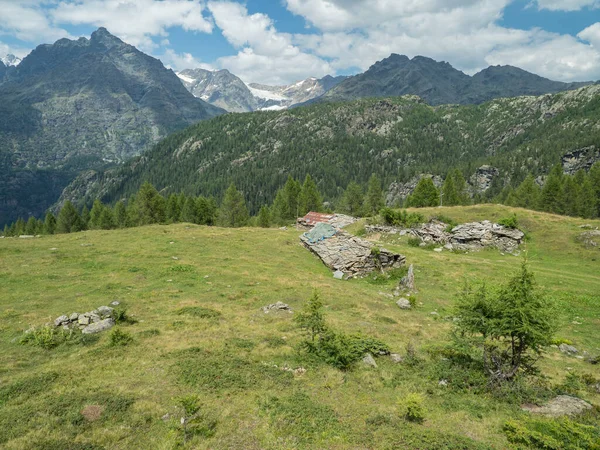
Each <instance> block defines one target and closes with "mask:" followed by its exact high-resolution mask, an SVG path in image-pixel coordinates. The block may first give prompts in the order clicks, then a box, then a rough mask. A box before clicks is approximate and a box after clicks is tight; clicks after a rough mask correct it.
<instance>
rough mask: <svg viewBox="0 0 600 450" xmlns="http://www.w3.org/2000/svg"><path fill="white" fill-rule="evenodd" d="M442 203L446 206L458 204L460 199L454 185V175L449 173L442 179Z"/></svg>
mask: <svg viewBox="0 0 600 450" xmlns="http://www.w3.org/2000/svg"><path fill="white" fill-rule="evenodd" d="M441 195H442V203H443V204H444V205H446V206H453V205H459V204H460V200H459V198H458V192H456V186H455V185H454V176H453V175H452V174H451V173H450V174H448V176H447V177H446V179H445V180H444V185H443V186H442V193H441Z"/></svg>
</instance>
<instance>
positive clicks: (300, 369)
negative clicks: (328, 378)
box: [294, 367, 306, 377]
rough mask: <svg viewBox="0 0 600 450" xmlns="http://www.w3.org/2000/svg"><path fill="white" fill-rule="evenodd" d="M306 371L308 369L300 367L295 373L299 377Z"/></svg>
mask: <svg viewBox="0 0 600 450" xmlns="http://www.w3.org/2000/svg"><path fill="white" fill-rule="evenodd" d="M305 373H306V369H305V368H304V367H298V368H297V369H294V375H295V376H297V377H300V376H302V375H304V374H305Z"/></svg>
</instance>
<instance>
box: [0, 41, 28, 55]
mask: <svg viewBox="0 0 600 450" xmlns="http://www.w3.org/2000/svg"><path fill="white" fill-rule="evenodd" d="M29 52H31V49H27V48H23V47H15V46H14V45H8V44H5V43H4V42H1V41H0V58H1V57H4V56H6V55H15V56H17V57H19V58H21V59H23V58H25V57H26V56H27V55H28V54H29Z"/></svg>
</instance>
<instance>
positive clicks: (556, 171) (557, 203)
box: [540, 164, 564, 214]
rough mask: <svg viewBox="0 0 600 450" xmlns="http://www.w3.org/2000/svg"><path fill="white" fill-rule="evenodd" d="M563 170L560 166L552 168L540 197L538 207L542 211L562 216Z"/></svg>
mask: <svg viewBox="0 0 600 450" xmlns="http://www.w3.org/2000/svg"><path fill="white" fill-rule="evenodd" d="M563 178H564V175H563V170H562V166H561V165H560V164H557V165H556V166H554V167H553V168H552V170H551V171H550V174H549V175H548V178H547V179H546V183H545V184H544V188H543V189H542V197H541V200H540V207H541V209H542V210H543V211H547V212H551V213H555V214H562V210H563Z"/></svg>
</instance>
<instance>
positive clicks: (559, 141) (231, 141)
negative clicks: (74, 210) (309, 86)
mask: <svg viewBox="0 0 600 450" xmlns="http://www.w3.org/2000/svg"><path fill="white" fill-rule="evenodd" d="M599 143H600V86H588V87H585V88H581V89H579V90H576V91H569V92H564V93H560V94H555V95H545V96H541V97H519V98H514V99H498V100H494V101H492V102H489V103H486V104H483V105H479V106H440V107H431V106H428V105H427V104H425V103H424V102H422V101H421V100H420V99H419V98H417V97H401V98H390V99H363V100H358V101H354V102H352V103H345V104H318V105H312V106H310V107H306V108H297V109H294V110H291V111H285V112H257V113H251V114H228V115H225V116H221V117H218V118H215V119H212V120H210V121H206V122H201V123H199V124H197V125H194V126H192V127H190V128H187V129H186V130H183V131H181V132H178V133H175V134H173V135H171V136H169V137H168V138H166V139H165V140H163V141H161V142H160V143H159V144H158V145H156V146H155V147H154V149H152V150H151V151H149V152H148V153H146V154H144V155H143V156H141V157H138V158H135V159H133V160H132V161H130V162H129V163H127V164H126V165H125V166H123V167H121V168H119V169H117V170H112V171H108V172H105V173H88V174H86V176H85V177H82V178H80V179H78V180H76V181H77V182H76V183H74V184H73V185H72V186H71V187H70V188H69V189H67V190H66V191H65V193H64V195H63V198H62V201H63V202H64V200H66V199H71V200H75V201H78V202H79V203H80V204H82V201H83V200H85V201H87V202H89V203H90V204H91V202H93V200H94V199H95V198H101V199H102V200H103V201H105V202H114V201H116V200H118V199H121V198H125V197H128V196H129V195H130V194H133V193H134V192H136V191H137V190H138V189H139V187H140V185H141V184H142V182H144V181H149V182H151V183H152V184H153V185H154V186H156V187H157V188H158V189H159V190H160V191H162V192H163V194H168V193H172V192H180V191H183V192H185V193H187V194H194V195H204V196H209V197H210V196H214V197H216V198H217V199H220V198H221V197H222V194H223V192H224V191H225V189H226V188H227V186H228V185H229V184H230V183H231V182H234V183H235V185H236V186H237V187H238V188H239V189H240V190H241V191H242V192H243V193H244V195H245V198H246V200H247V202H248V205H249V208H250V211H251V213H256V212H257V210H258V208H260V206H261V205H263V204H269V203H271V202H272V200H273V198H274V196H275V193H276V191H277V189H278V188H280V187H281V186H282V185H283V184H284V183H285V181H286V179H287V177H288V176H289V175H291V176H293V177H294V178H297V179H303V178H304V176H305V175H306V174H307V173H310V174H311V176H312V177H313V178H314V179H315V181H316V183H317V186H318V188H319V190H320V192H321V193H322V194H323V195H324V198H325V200H329V201H331V200H335V199H337V198H338V197H339V196H340V195H341V192H342V190H343V189H345V187H346V186H347V185H348V183H349V182H351V181H356V182H358V183H359V184H361V185H363V186H366V183H367V180H368V179H369V177H370V176H371V174H373V173H375V174H377V175H378V177H379V178H380V179H381V180H382V181H383V184H384V186H385V187H386V188H387V186H389V185H390V184H391V183H392V182H403V181H407V180H409V179H411V178H412V177H414V176H415V175H417V174H421V173H430V174H436V175H441V176H444V175H446V173H447V172H448V171H449V170H451V169H452V168H458V169H460V170H461V171H462V173H463V174H464V176H465V178H466V179H468V178H469V177H470V176H471V175H472V174H473V173H474V172H475V170H476V169H477V168H478V167H480V166H481V165H483V164H489V165H492V166H494V167H496V168H498V169H499V176H497V177H496V178H495V180H496V181H495V182H494V183H493V184H492V186H491V187H490V189H488V190H487V191H486V193H485V198H493V197H494V196H496V195H497V194H499V193H500V192H501V191H502V189H503V188H504V184H506V183H509V184H511V185H513V186H517V185H518V184H519V183H520V182H521V181H523V180H524V179H525V177H526V176H527V174H528V173H532V174H533V175H534V176H538V175H544V174H546V173H548V172H549V170H550V168H551V167H552V166H553V165H555V164H556V163H559V162H560V161H561V156H562V155H564V154H565V153H567V152H569V151H572V150H574V149H579V148H583V147H589V146H598V144H599Z"/></svg>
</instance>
